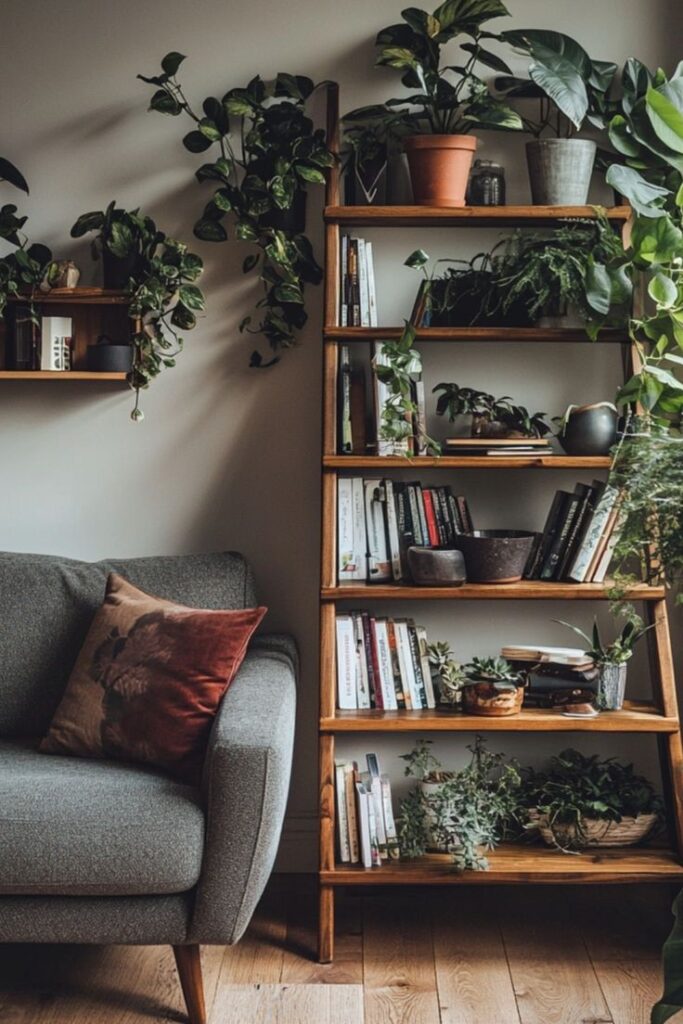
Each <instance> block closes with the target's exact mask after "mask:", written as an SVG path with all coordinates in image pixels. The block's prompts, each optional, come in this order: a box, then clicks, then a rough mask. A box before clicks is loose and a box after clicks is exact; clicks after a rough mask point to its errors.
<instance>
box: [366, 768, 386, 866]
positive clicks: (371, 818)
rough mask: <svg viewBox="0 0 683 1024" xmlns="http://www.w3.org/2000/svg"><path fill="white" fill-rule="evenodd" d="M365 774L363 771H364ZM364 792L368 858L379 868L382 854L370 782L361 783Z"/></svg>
mask: <svg viewBox="0 0 683 1024" xmlns="http://www.w3.org/2000/svg"><path fill="white" fill-rule="evenodd" d="M364 774H365V773H364ZM363 785H364V792H365V801H366V804H367V808H368V829H369V832H370V859H371V863H372V867H373V868H381V866H382V854H381V853H380V847H379V834H378V831H377V829H378V821H377V815H376V813H375V801H374V798H373V795H372V790H371V789H370V784H369V783H368V784H365V783H364V784H363Z"/></svg>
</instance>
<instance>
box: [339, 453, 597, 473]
mask: <svg viewBox="0 0 683 1024" xmlns="http://www.w3.org/2000/svg"><path fill="white" fill-rule="evenodd" d="M611 464H612V460H611V459H610V457H609V455H584V456H578V455H441V456H437V457H433V456H425V455H417V456H415V457H414V458H406V457H405V456H402V455H398V456H394V455H382V456H379V455H325V456H324V457H323V466H324V467H325V468H326V469H369V470H372V471H373V472H375V473H382V472H384V470H385V469H410V470H414V469H415V470H417V469H427V468H430V469H431V468H435V469H609V467H610V466H611Z"/></svg>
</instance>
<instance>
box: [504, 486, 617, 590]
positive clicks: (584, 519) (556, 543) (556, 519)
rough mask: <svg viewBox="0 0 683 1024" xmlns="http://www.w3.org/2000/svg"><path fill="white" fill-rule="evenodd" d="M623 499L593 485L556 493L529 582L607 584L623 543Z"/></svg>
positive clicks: (531, 561) (528, 574)
mask: <svg viewBox="0 0 683 1024" xmlns="http://www.w3.org/2000/svg"><path fill="white" fill-rule="evenodd" d="M620 531H621V523H620V517H619V494H618V492H617V490H616V489H615V488H614V487H612V486H610V485H609V484H605V483H602V482H601V481H599V480H594V481H593V482H592V484H591V485H588V484H577V485H576V487H575V488H574V490H573V491H572V492H569V491H557V492H556V493H555V497H554V498H553V501H552V504H551V506H550V510H549V512H548V516H547V519H546V523H545V527H544V528H543V532H542V533H540V534H538V535H537V538H536V543H535V545H534V547H533V549H532V551H531V555H530V556H529V561H528V562H527V566H526V571H525V573H524V576H525V578H526V579H540V580H568V581H570V582H572V583H602V582H603V581H604V579H605V576H606V575H607V570H608V569H609V564H610V562H611V560H612V555H613V553H614V548H615V547H616V544H617V542H618V540H619V534H620Z"/></svg>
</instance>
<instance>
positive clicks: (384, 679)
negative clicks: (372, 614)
mask: <svg viewBox="0 0 683 1024" xmlns="http://www.w3.org/2000/svg"><path fill="white" fill-rule="evenodd" d="M373 621H374V626H375V638H376V642H377V661H378V664H379V674H380V680H381V685H382V706H383V708H384V709H385V710H386V711H396V710H397V709H398V702H397V700H396V690H395V688H394V667H393V665H392V661H391V651H390V649H389V630H388V628H387V620H386V619H374V620H373Z"/></svg>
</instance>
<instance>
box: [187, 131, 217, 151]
mask: <svg viewBox="0 0 683 1024" xmlns="http://www.w3.org/2000/svg"><path fill="white" fill-rule="evenodd" d="M211 144H212V143H211V139H208V138H207V137H206V135H203V134H202V133H201V132H188V133H187V135H186V136H185V137H184V138H183V145H184V147H185V149H189V151H190V153H204V152H205V151H206V150H207V149H209V148H210V147H211Z"/></svg>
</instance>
